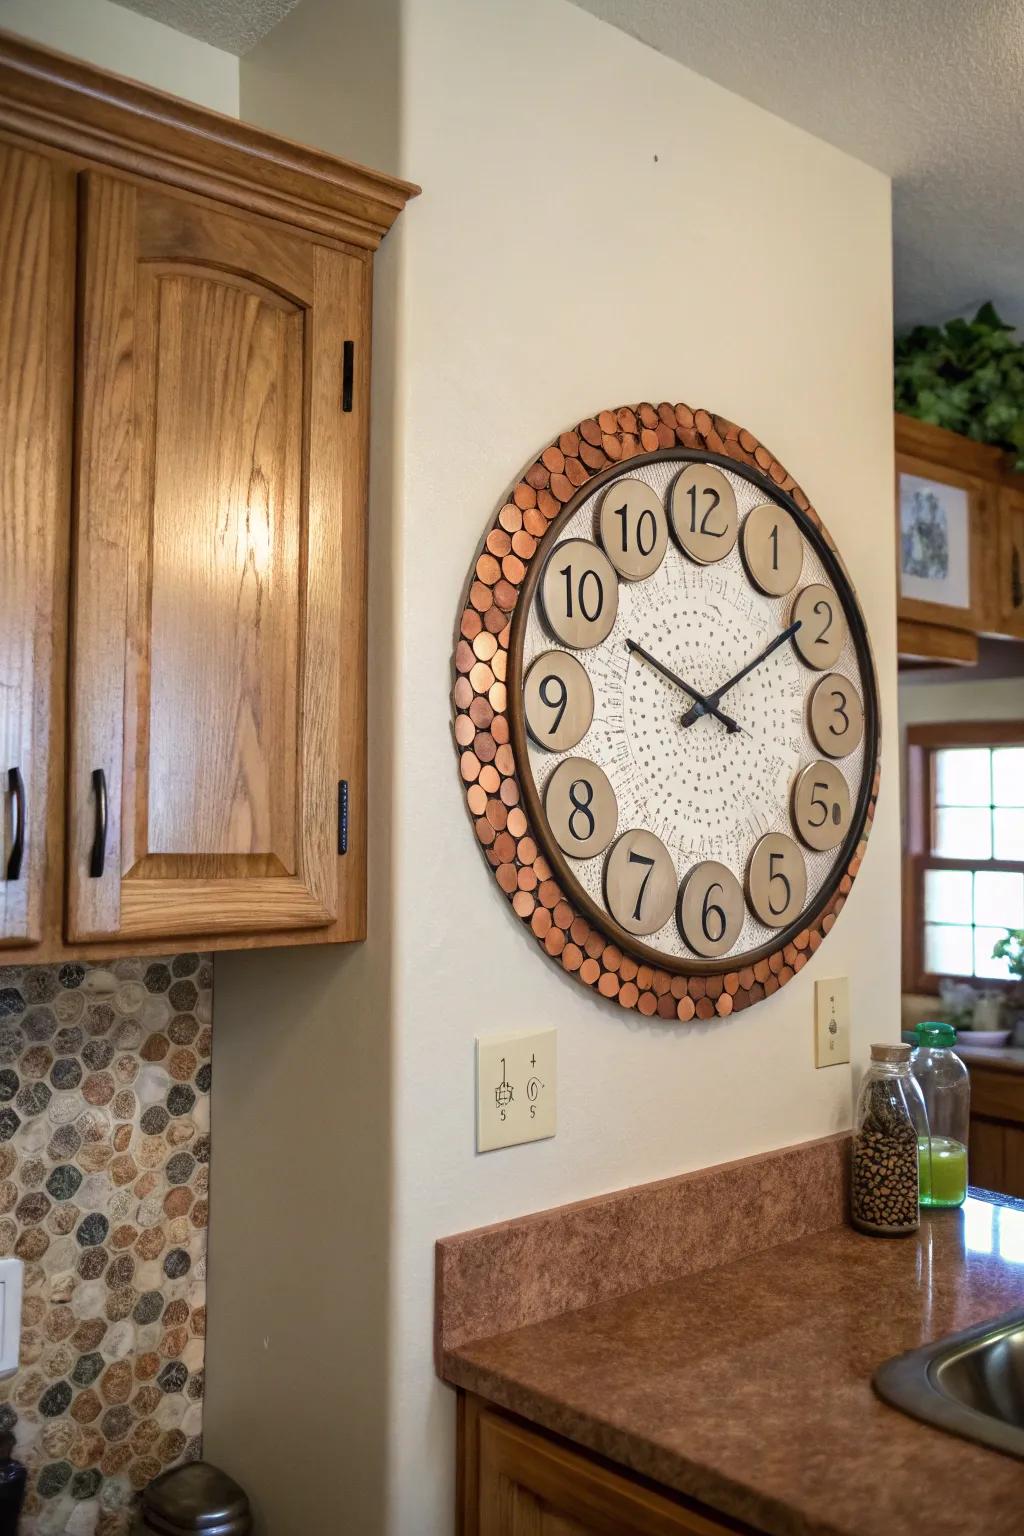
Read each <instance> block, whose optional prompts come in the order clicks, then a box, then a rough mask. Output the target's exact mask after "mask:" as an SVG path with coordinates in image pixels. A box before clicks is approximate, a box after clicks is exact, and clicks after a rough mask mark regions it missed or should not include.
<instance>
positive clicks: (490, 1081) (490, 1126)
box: [476, 1029, 555, 1152]
mask: <svg viewBox="0 0 1024 1536" xmlns="http://www.w3.org/2000/svg"><path fill="white" fill-rule="evenodd" d="M554 1134H555V1031H554V1030H553V1029H544V1030H540V1031H539V1032H538V1031H537V1030H528V1031H520V1032H518V1033H513V1034H505V1035H484V1036H480V1035H478V1036H477V1041H476V1149H477V1151H478V1152H493V1151H494V1149H495V1148H496V1147H514V1146H516V1145H517V1144H518V1143H519V1142H522V1141H543V1140H544V1139H545V1137H547V1136H553V1135H554Z"/></svg>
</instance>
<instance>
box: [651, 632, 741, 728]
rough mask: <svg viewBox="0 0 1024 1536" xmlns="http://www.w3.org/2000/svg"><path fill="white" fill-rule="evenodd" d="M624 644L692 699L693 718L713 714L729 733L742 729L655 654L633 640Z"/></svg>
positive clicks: (730, 716)
mask: <svg viewBox="0 0 1024 1536" xmlns="http://www.w3.org/2000/svg"><path fill="white" fill-rule="evenodd" d="M626 645H627V647H628V648H629V650H631V651H633V652H634V654H635V655H637V656H642V657H643V659H644V661H648V662H650V664H651V666H652V667H654V668H655V670H656V671H658V672H660V673H661V675H662V677H667V678H668V680H669V682H670V683H675V685H676V687H677V688H681V689H682V691H683V693H685V694H686V695H687V696H688V697H689V698H691V699H692V700H693V709H692V710H691V711H690V713H691V714H692V715H693V716H694V718H696V717H697V716H698V715H704V714H708V715H714V717H715V719H716V720H721V722H722V724H723V725H724V726H725V728H726V729H727V730H728V731H729V732H730V733H731V732H733V731H739V730H742V726H740V725H739V724H738V723H737V721H735V720H734V719H733V718H732V715H727V714H726V713H725V711H724V710H721V709H719V708H718V705H717V704H713V703H712V702H711V700H710V699H708V698H706V697H705V696H704V694H702V693H698V692H697V690H696V688H691V687H690V684H689V683H687V682H684V681H683V679H682V678H681V677H679V676H678V674H677V673H675V672H672V671H671V670H670V669H669V668H668V667H666V666H665V664H664V662H662V661H659V660H658V658H657V657H656V656H652V655H651V653H650V651H645V650H644V648H643V646H642V645H638V644H637V643H636V641H635V640H627V641H626Z"/></svg>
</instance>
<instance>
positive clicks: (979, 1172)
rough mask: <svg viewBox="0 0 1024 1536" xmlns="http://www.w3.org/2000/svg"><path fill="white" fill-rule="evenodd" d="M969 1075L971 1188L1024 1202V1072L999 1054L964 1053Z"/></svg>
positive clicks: (967, 1051) (969, 1166)
mask: <svg viewBox="0 0 1024 1536" xmlns="http://www.w3.org/2000/svg"><path fill="white" fill-rule="evenodd" d="M964 1060H965V1061H966V1063H967V1069H968V1071H969V1072H970V1075H971V1124H970V1145H969V1147H968V1153H967V1156H968V1169H969V1174H970V1180H971V1183H972V1184H975V1185H977V1186H978V1188H979V1189H990V1190H994V1191H995V1192H996V1193H997V1194H1002V1195H1013V1196H1015V1198H1016V1199H1018V1200H1024V1071H1022V1070H1021V1069H1020V1068H1019V1067H1018V1068H1017V1069H1016V1070H1015V1069H1014V1068H1013V1067H1011V1066H1006V1065H1004V1064H1002V1063H1000V1061H999V1055H998V1052H995V1051H992V1052H984V1053H983V1052H976V1051H972V1050H971V1049H970V1047H969V1046H967V1047H965V1049H964Z"/></svg>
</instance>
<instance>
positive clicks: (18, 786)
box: [7, 768, 25, 880]
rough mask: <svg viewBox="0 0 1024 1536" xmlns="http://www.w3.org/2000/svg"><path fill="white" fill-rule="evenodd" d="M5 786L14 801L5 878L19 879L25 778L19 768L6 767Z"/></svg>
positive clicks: (22, 840) (23, 835) (23, 823)
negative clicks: (12, 826)
mask: <svg viewBox="0 0 1024 1536" xmlns="http://www.w3.org/2000/svg"><path fill="white" fill-rule="evenodd" d="M7 788H8V789H9V790H10V792H11V796H12V800H13V803H14V842H13V843H12V844H11V854H10V858H9V859H8V860H7V878H8V880H19V879H20V878H21V861H22V859H23V858H24V856H25V780H24V779H23V778H22V776H21V769H20V768H9V769H8V771H7Z"/></svg>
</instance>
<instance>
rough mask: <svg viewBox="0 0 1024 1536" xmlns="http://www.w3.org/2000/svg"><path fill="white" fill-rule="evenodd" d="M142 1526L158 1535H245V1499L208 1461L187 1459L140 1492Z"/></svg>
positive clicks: (247, 1527)
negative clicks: (157, 1532)
mask: <svg viewBox="0 0 1024 1536" xmlns="http://www.w3.org/2000/svg"><path fill="white" fill-rule="evenodd" d="M142 1520H143V1529H144V1530H151V1531H159V1532H161V1533H162V1536H185V1533H186V1532H191V1531H195V1532H202V1533H203V1536H247V1533H248V1532H249V1531H251V1530H252V1515H251V1512H250V1509H249V1500H248V1498H247V1497H246V1495H245V1492H244V1490H243V1489H242V1488H240V1487H239V1486H238V1484H237V1483H236V1482H235V1480H234V1478H233V1477H229V1476H228V1474H227V1473H226V1472H222V1471H221V1470H220V1468H219V1467H214V1466H211V1465H210V1463H209V1462H208V1461H190V1462H187V1463H186V1464H185V1465H184V1466H182V1467H173V1468H172V1469H171V1471H170V1472H163V1473H161V1475H160V1476H159V1477H157V1478H154V1480H153V1482H151V1483H150V1484H149V1486H148V1487H147V1488H146V1489H145V1491H144V1493H143V1495H142Z"/></svg>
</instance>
